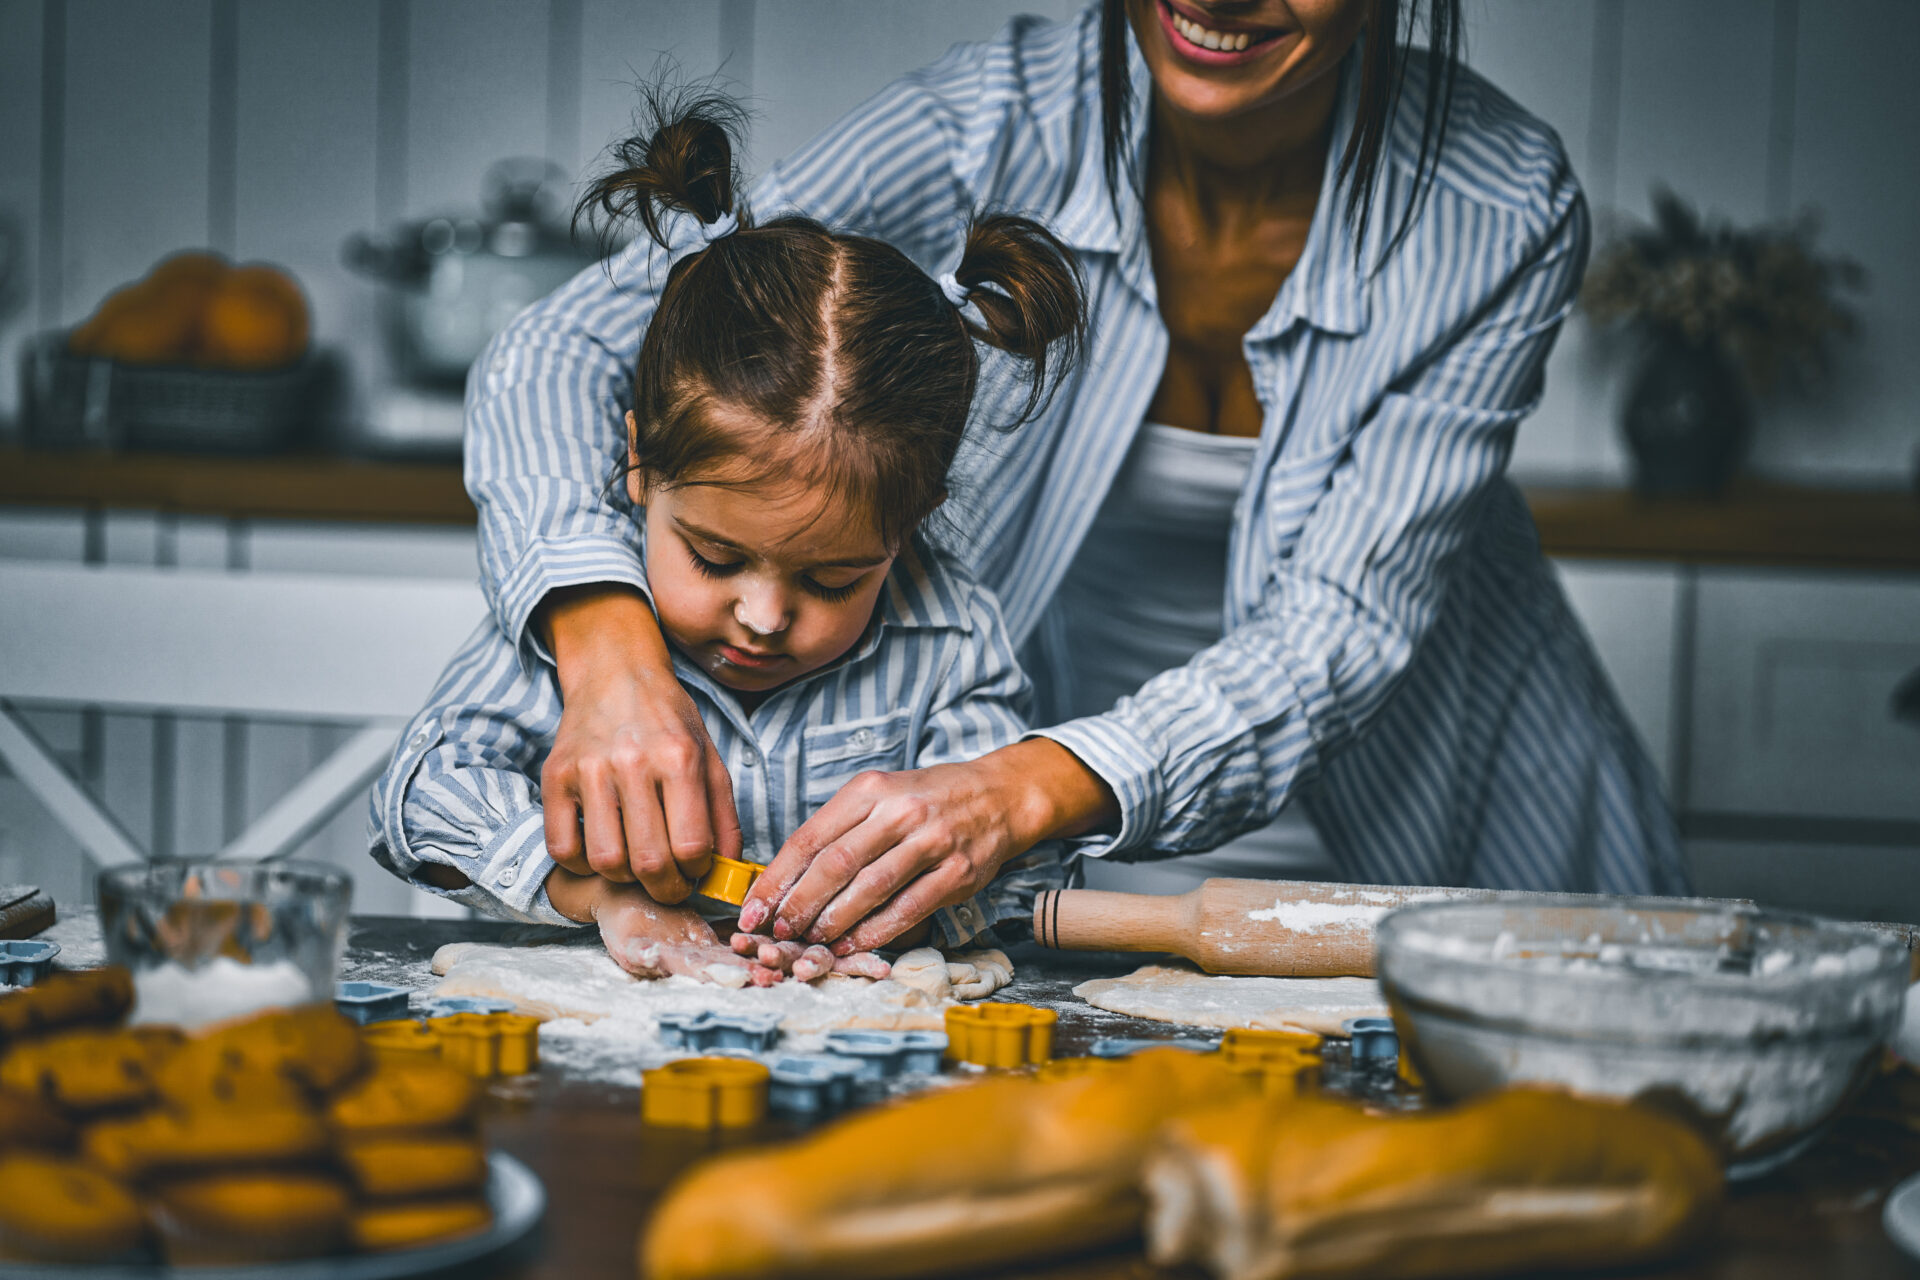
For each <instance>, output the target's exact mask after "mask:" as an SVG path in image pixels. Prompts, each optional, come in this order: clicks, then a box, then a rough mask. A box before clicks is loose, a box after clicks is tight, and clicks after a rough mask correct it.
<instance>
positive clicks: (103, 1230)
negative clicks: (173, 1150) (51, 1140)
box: [0, 1151, 147, 1262]
mask: <svg viewBox="0 0 1920 1280" xmlns="http://www.w3.org/2000/svg"><path fill="white" fill-rule="evenodd" d="M146 1234H147V1218H146V1214H144V1213H143V1212H141V1209H140V1204H139V1202H138V1201H136V1200H135V1199H134V1198H133V1193H132V1192H131V1191H129V1190H128V1189H127V1188H126V1187H125V1186H123V1185H122V1184H121V1183H119V1182H117V1181H115V1180H114V1179H113V1178H110V1177H108V1176H107V1175H106V1174H104V1173H101V1172H100V1171H99V1170H98V1169H93V1168H89V1167H88V1166H87V1165H85V1164H83V1163H81V1162H80V1161H78V1160H73V1159H68V1158H66V1157H63V1156H50V1155H43V1154H40V1153H37V1152H26V1151H15V1152H11V1153H9V1154H7V1155H4V1156H0V1255H3V1256H5V1257H9V1258H16V1259H32V1260H35V1261H43V1262H106V1261H109V1260H111V1259H114V1258H117V1257H119V1256H120V1255H122V1254H125V1253H129V1252H131V1251H133V1250H134V1249H137V1248H139V1247H140V1244H141V1242H142V1241H143V1240H144V1239H145V1238H146Z"/></svg>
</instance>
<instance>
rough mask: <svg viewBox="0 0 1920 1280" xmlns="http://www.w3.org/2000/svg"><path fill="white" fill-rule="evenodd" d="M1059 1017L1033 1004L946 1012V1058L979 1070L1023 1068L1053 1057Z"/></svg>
mask: <svg viewBox="0 0 1920 1280" xmlns="http://www.w3.org/2000/svg"><path fill="white" fill-rule="evenodd" d="M1058 1021H1060V1015H1059V1014H1058V1013H1056V1012H1054V1011H1053V1010H1052V1009H1039V1008H1036V1007H1034V1006H1033V1005H1030V1004H1011V1003H1009V1004H976V1005H960V1006H958V1007H956V1008H952V1009H949V1010H947V1056H948V1057H949V1058H952V1059H954V1060H955V1061H956V1062H969V1063H972V1064H974V1065H975V1066H980V1067H1021V1066H1025V1065H1026V1064H1028V1063H1029V1062H1045V1061H1046V1060H1047V1059H1049V1058H1051V1057H1052V1056H1053V1027H1054V1024H1055V1023H1057V1022H1058Z"/></svg>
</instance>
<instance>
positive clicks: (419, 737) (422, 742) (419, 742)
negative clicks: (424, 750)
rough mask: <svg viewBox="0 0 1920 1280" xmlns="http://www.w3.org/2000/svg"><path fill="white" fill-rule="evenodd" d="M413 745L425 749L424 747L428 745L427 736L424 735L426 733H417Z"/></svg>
mask: <svg viewBox="0 0 1920 1280" xmlns="http://www.w3.org/2000/svg"><path fill="white" fill-rule="evenodd" d="M413 745H414V746H416V747H424V746H426V745H427V735H426V734H424V733H416V734H414V735H413Z"/></svg>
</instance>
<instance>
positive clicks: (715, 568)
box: [680, 543, 746, 578]
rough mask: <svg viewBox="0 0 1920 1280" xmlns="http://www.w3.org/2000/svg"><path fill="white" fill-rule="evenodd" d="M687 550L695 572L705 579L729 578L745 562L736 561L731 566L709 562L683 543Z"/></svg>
mask: <svg viewBox="0 0 1920 1280" xmlns="http://www.w3.org/2000/svg"><path fill="white" fill-rule="evenodd" d="M680 545H682V546H684V547H686V548H687V558H688V559H690V560H692V561H693V568H694V571H695V572H696V573H698V574H700V576H701V577H703V578H729V577H732V576H733V575H734V574H735V573H737V572H738V571H739V569H740V566H741V565H743V564H745V563H746V562H745V561H744V560H735V561H733V562H732V563H731V564H722V563H721V562H720V561H718V560H709V559H707V558H706V557H705V556H703V555H701V554H700V553H699V552H698V551H695V550H694V549H693V547H692V545H691V544H688V543H681V544H680Z"/></svg>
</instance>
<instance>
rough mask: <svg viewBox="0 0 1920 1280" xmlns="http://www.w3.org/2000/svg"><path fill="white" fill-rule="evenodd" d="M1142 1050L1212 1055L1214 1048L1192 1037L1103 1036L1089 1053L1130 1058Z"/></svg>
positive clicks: (1098, 1055) (1095, 1042) (1097, 1055)
mask: <svg viewBox="0 0 1920 1280" xmlns="http://www.w3.org/2000/svg"><path fill="white" fill-rule="evenodd" d="M1142 1049H1185V1050H1186V1051H1187V1052H1189V1053H1212V1052H1213V1049H1214V1046H1213V1045H1211V1044H1209V1043H1207V1042H1206V1041H1205V1040H1196V1039H1194V1038H1192V1037H1191V1036H1183V1037H1180V1038H1179V1039H1174V1040H1152V1039H1148V1038H1146V1037H1144V1036H1101V1037H1100V1038H1099V1039H1098V1040H1095V1041H1094V1042H1093V1044H1092V1045H1090V1046H1088V1048H1087V1052H1088V1053H1089V1054H1091V1055H1092V1056H1094V1057H1096V1058H1130V1057H1132V1056H1133V1055H1134V1054H1136V1053H1139V1052H1140V1051H1141V1050H1142Z"/></svg>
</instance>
